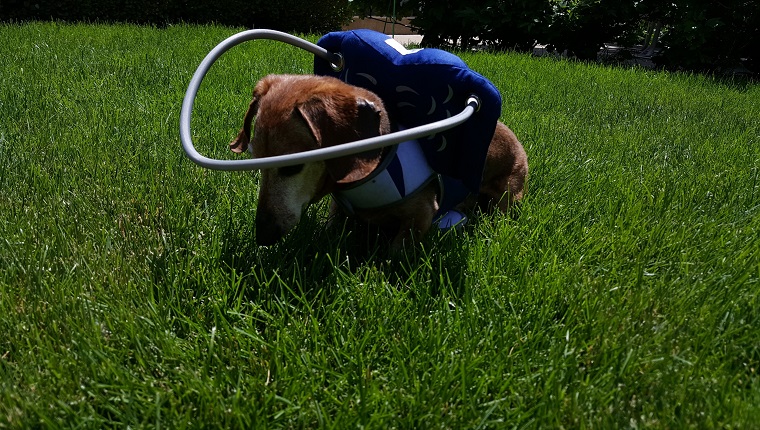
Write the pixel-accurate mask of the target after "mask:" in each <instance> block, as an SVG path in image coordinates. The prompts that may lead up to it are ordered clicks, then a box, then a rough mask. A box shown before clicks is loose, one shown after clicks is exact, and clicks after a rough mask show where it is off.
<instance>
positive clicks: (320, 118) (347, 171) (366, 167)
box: [298, 97, 387, 184]
mask: <svg viewBox="0 0 760 430" xmlns="http://www.w3.org/2000/svg"><path fill="white" fill-rule="evenodd" d="M298 112H299V113H300V115H301V117H302V118H303V119H304V120H305V121H306V124H307V125H308V126H309V129H310V130H311V133H312V135H313V136H314V138H315V139H316V142H317V145H318V146H320V147H327V146H334V145H337V144H341V143H348V142H353V141H357V140H361V139H366V138H369V137H374V136H378V135H380V134H383V132H384V129H385V128H387V119H386V120H385V121H384V118H383V117H384V115H385V114H384V112H383V110H382V109H381V108H380V107H378V106H377V105H376V104H375V103H373V102H371V101H369V100H367V99H364V98H361V97H359V98H356V99H351V100H350V101H349V102H348V103H345V104H338V106H336V105H335V104H333V103H329V102H327V103H326V102H324V101H323V100H320V99H318V98H315V99H311V100H309V101H308V102H306V103H304V104H302V105H300V106H298ZM384 126H385V127H384ZM323 134H324V135H323ZM381 153H382V151H381V150H379V149H375V150H371V151H366V152H362V153H359V154H355V155H349V156H345V157H339V158H333V159H330V160H326V161H325V165H326V167H327V173H328V174H329V175H330V176H331V177H332V179H333V180H334V181H335V182H337V183H339V184H347V183H351V182H356V181H360V180H362V179H364V178H366V177H367V176H369V174H370V173H372V171H374V170H375V169H376V168H377V166H378V165H379V164H380V155H381Z"/></svg>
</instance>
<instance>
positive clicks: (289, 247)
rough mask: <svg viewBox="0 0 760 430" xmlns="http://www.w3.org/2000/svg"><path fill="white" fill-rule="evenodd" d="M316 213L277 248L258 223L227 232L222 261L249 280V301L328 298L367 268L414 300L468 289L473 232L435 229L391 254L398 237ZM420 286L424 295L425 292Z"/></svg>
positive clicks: (312, 213)
mask: <svg viewBox="0 0 760 430" xmlns="http://www.w3.org/2000/svg"><path fill="white" fill-rule="evenodd" d="M321 212H322V213H320V210H319V209H317V210H310V211H309V213H308V215H305V216H304V218H303V219H302V220H301V222H300V223H299V224H298V225H297V226H296V228H295V229H294V230H293V231H292V232H290V233H289V234H288V235H287V236H286V237H285V238H284V239H283V240H282V241H280V242H279V243H278V244H276V245H274V246H270V247H260V246H258V245H257V244H256V243H255V239H254V238H255V231H254V228H253V226H252V225H241V226H233V227H232V228H231V229H230V231H228V232H226V234H225V240H224V242H223V245H222V252H221V255H220V259H221V261H220V264H221V265H222V266H224V267H226V268H227V270H229V271H231V272H232V271H234V272H235V273H238V274H241V273H242V274H246V273H247V274H249V276H246V277H245V280H244V282H245V284H246V285H245V286H244V287H245V288H244V289H245V293H244V294H246V295H247V296H249V297H247V298H249V299H255V298H259V299H260V298H261V297H262V294H263V295H267V296H268V295H271V294H280V295H282V294H286V295H289V296H294V295H297V296H299V297H298V299H299V300H303V299H306V300H311V299H314V298H316V297H317V296H319V297H320V300H325V299H327V300H329V299H330V297H331V296H332V294H333V291H332V289H333V288H334V285H335V282H334V280H335V277H336V276H339V275H340V276H345V275H346V274H347V275H349V276H351V275H352V274H356V273H358V272H359V271H362V270H364V269H366V268H367V267H368V266H371V267H373V268H374V269H377V270H380V271H382V272H383V274H384V279H385V280H386V281H387V282H389V283H390V284H391V285H394V286H396V287H397V288H400V289H408V290H409V292H410V293H411V294H413V295H425V296H434V297H435V296H439V295H440V294H442V293H443V292H446V294H447V295H453V296H454V297H455V298H456V297H460V296H461V295H462V293H463V292H464V290H465V287H466V278H467V270H468V258H467V257H468V252H467V246H466V242H467V241H463V240H462V238H463V237H464V236H466V235H468V232H467V231H453V230H452V231H448V232H438V231H434V232H431V233H430V234H428V235H427V237H425V238H424V240H423V241H422V242H421V243H419V244H417V245H416V246H410V247H409V248H407V249H405V250H402V251H394V250H391V249H390V246H389V244H390V242H391V239H392V234H391V233H389V232H387V231H383V230H381V229H378V228H376V227H373V226H369V225H366V224H364V223H361V222H359V221H356V220H354V219H345V220H340V221H338V222H328V221H327V220H326V219H325V216H324V211H321ZM420 286H422V287H423V290H419V288H420Z"/></svg>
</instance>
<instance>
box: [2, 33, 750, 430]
mask: <svg viewBox="0 0 760 430" xmlns="http://www.w3.org/2000/svg"><path fill="white" fill-rule="evenodd" d="M236 31H238V30H237V29H230V28H224V27H195V26H175V27H168V28H163V29H156V28H148V27H137V26H106V25H64V24H53V23H40V24H28V25H9V24H5V25H0V40H2V44H1V45H0V58H2V62H0V428H26V427H54V428H57V427H76V428H103V427H130V428H139V427H150V428H153V427H155V428H158V427H164V428H186V427H188V428H199V427H211V428H213V427H221V428H232V427H243V428H248V427H273V428H283V427H284V428H303V427H306V428H310V427H338V428H348V427H350V428H355V427H365V428H394V427H395V428H560V427H562V428H626V427H631V428H690V427H695V428H714V427H719V428H751V427H755V426H758V423H760V311H759V309H760V300H759V299H758V290H760V180H759V177H758V176H759V173H760V121H759V120H758V118H760V85H758V84H752V83H746V82H731V81H725V80H720V79H713V78H709V77H704V76H698V75H683V74H668V73H662V72H654V71H646V70H631V69H618V68H612V67H602V66H598V65H593V64H584V63H576V62H569V61H556V60H551V59H539V58H532V57H530V56H526V55H518V54H508V53H507V54H486V53H464V54H462V58H463V59H464V60H465V61H466V62H467V63H468V64H469V65H470V66H471V67H472V68H473V69H475V70H476V71H478V72H480V73H481V74H483V75H485V76H486V77H488V78H489V79H491V80H492V81H493V82H494V84H495V85H496V86H497V87H498V88H499V89H500V91H501V92H502V95H503V100H504V103H503V109H502V120H503V121H504V122H505V123H507V124H508V125H509V126H510V127H512V128H513V129H514V130H515V132H516V134H517V136H518V137H519V138H520V139H521V141H522V142H523V144H524V146H525V148H526V151H527V153H528V157H529V162H530V166H531V173H530V179H529V190H528V194H527V196H526V198H525V201H524V203H523V205H522V206H521V208H520V211H519V216H516V217H509V216H502V215H500V214H488V215H485V216H483V217H481V218H479V219H478V220H476V221H474V222H471V223H470V224H469V225H468V226H467V227H466V228H465V229H464V230H462V231H461V232H449V233H446V234H441V233H437V232H436V233H434V234H431V235H430V236H429V237H427V238H426V239H425V241H424V242H423V243H422V245H421V246H420V247H419V249H417V250H415V251H409V252H406V253H403V254H401V255H396V256H392V255H390V254H389V253H388V252H387V251H386V250H384V248H383V247H382V246H381V247H379V248H378V247H376V246H375V245H376V243H375V242H374V241H373V240H371V239H368V238H366V237H363V236H362V235H360V234H356V233H350V232H341V231H336V229H328V228H326V227H325V211H326V210H325V205H321V206H317V207H314V208H313V209H312V210H311V211H310V212H309V214H308V216H307V217H306V220H305V221H304V222H303V223H302V225H301V226H299V228H297V229H296V230H295V231H294V232H293V233H292V234H291V235H290V236H288V237H287V239H286V240H285V241H284V242H282V243H281V244H279V245H277V246H274V247H270V248H259V247H257V246H256V245H255V243H254V240H253V237H254V233H255V232H254V225H253V220H254V218H255V203H256V176H255V175H252V174H250V173H246V172H216V171H209V170H204V169H202V168H200V167H197V166H195V165H194V164H192V163H191V162H190V161H189V160H188V159H187V158H186V157H185V156H184V153H183V152H182V150H181V147H180V143H179V133H178V122H179V119H178V118H179V111H180V105H181V102H182V97H183V95H184V91H185V89H186V86H187V84H188V82H189V80H190V77H191V75H192V73H193V72H194V70H195V68H196V67H197V65H198V63H199V62H200V61H201V59H202V58H203V56H204V55H205V54H206V53H207V52H208V51H209V50H210V49H211V48H212V47H213V46H214V45H216V44H217V43H218V42H219V41H221V40H222V39H224V38H225V37H226V36H229V35H231V34H233V33H235V32H236ZM312 40H314V38H312ZM310 70H311V57H310V56H309V54H307V53H305V52H303V51H299V50H297V49H296V48H291V47H289V46H286V45H282V44H279V43H276V42H268V41H260V42H252V43H251V42H249V43H247V44H244V45H243V46H240V47H237V48H235V49H233V50H232V51H230V53H229V54H227V55H225V57H224V58H222V59H221V60H220V61H219V62H218V63H217V65H215V66H214V68H213V69H212V71H211V73H210V74H209V76H208V77H207V78H206V80H205V81H204V85H203V86H202V88H201V91H200V93H199V96H198V99H197V101H196V110H195V114H194V117H193V121H194V122H193V130H194V133H195V136H194V138H195V140H196V144H197V146H198V148H199V150H200V151H201V152H203V153H204V154H206V155H209V156H216V157H230V155H228V154H227V152H228V151H227V148H226V144H227V142H228V141H229V140H230V139H231V138H232V137H233V136H234V135H235V134H236V132H237V129H238V128H239V126H240V124H241V119H242V115H243V113H244V111H245V108H246V107H247V103H248V102H249V96H250V91H251V88H252V85H253V83H254V82H255V81H256V80H257V79H259V78H260V77H262V76H263V75H265V74H267V73H309V72H310Z"/></svg>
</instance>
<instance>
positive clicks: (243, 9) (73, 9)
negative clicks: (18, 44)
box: [0, 0, 349, 33]
mask: <svg viewBox="0 0 760 430" xmlns="http://www.w3.org/2000/svg"><path fill="white" fill-rule="evenodd" d="M348 18H349V8H348V2H347V0H320V1H313V2H308V3H306V2H303V1H300V0H279V1H269V0H216V1H209V0H120V1H111V0H3V2H2V3H0V20H1V21H8V20H15V21H29V20H49V19H54V20H63V21H100V22H132V23H138V24H155V25H165V24H169V23H175V22H190V23H217V24H223V25H231V26H244V27H256V28H272V29H276V30H282V31H289V32H297V33H321V32H326V31H331V30H337V29H339V28H340V26H341V25H342V24H343V23H344V22H346V21H347V19H348Z"/></svg>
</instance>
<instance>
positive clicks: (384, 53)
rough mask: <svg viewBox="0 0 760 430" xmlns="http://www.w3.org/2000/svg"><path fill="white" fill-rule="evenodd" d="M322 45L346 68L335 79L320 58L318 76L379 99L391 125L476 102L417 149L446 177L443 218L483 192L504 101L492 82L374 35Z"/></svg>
mask: <svg viewBox="0 0 760 430" xmlns="http://www.w3.org/2000/svg"><path fill="white" fill-rule="evenodd" d="M318 45H319V46H321V47H323V48H325V49H327V50H328V51H330V52H337V53H340V54H341V55H342V56H343V59H344V66H343V68H342V69H341V70H340V71H339V72H336V71H334V70H333V68H332V66H331V65H330V64H329V63H328V62H326V61H324V60H322V59H320V58H318V57H315V60H314V73H315V74H317V75H326V76H334V77H337V78H339V79H341V80H343V81H345V82H347V83H349V84H352V85H356V86H360V87H363V88H366V89H368V90H370V91H372V92H374V93H375V94H377V95H378V96H380V98H381V99H382V100H383V102H384V104H385V107H386V109H387V110H388V114H389V116H390V118H391V120H392V121H400V122H403V124H404V125H405V126H406V127H408V128H411V127H416V126H418V125H423V124H428V123H431V122H433V121H438V120H442V119H445V118H447V117H450V116H452V115H455V114H457V113H459V112H461V111H462V110H463V109H464V107H465V105H466V103H467V99H468V98H469V97H470V96H471V95H476V96H477V97H478V98H479V99H480V102H481V105H480V109H479V110H478V112H476V113H475V114H474V115H473V116H472V117H470V119H468V120H467V121H466V122H465V123H464V124H462V125H460V126H458V127H455V128H453V129H450V130H447V131H445V132H442V133H438V134H436V135H434V136H432V137H430V138H423V139H420V141H419V143H420V147H421V148H422V152H423V153H424V154H425V158H426V159H427V162H428V163H429V164H430V166H431V167H432V169H433V170H434V171H435V172H437V173H439V174H441V176H442V182H443V184H444V188H445V191H444V193H443V201H442V202H441V213H445V212H446V211H448V210H449V209H451V208H453V207H454V206H456V205H457V204H459V203H460V202H461V201H463V200H464V198H465V197H467V195H468V194H469V193H477V192H478V190H479V189H480V182H481V180H482V176H483V169H484V167H485V160H486V155H487V153H488V146H489V144H490V142H491V138H492V137H493V133H494V130H495V127H496V122H497V120H498V119H499V116H500V115H501V95H500V94H499V91H498V90H497V89H496V87H495V86H494V85H493V84H492V83H491V82H490V81H488V80H487V79H486V78H484V77H483V76H481V75H479V74H478V73H476V72H474V71H472V70H470V69H469V68H468V67H467V65H466V64H465V63H464V61H462V60H461V59H460V58H459V57H457V56H456V55H453V54H451V53H448V52H445V51H442V50H439V49H429V48H428V49H415V50H407V49H406V48H404V47H403V46H402V45H401V44H399V43H398V42H396V41H395V40H394V39H393V38H391V37H390V36H387V35H385V34H382V33H378V32H375V31H371V30H351V31H344V32H334V33H329V34H327V35H325V36H323V37H322V38H321V39H320V40H319V42H318Z"/></svg>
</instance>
